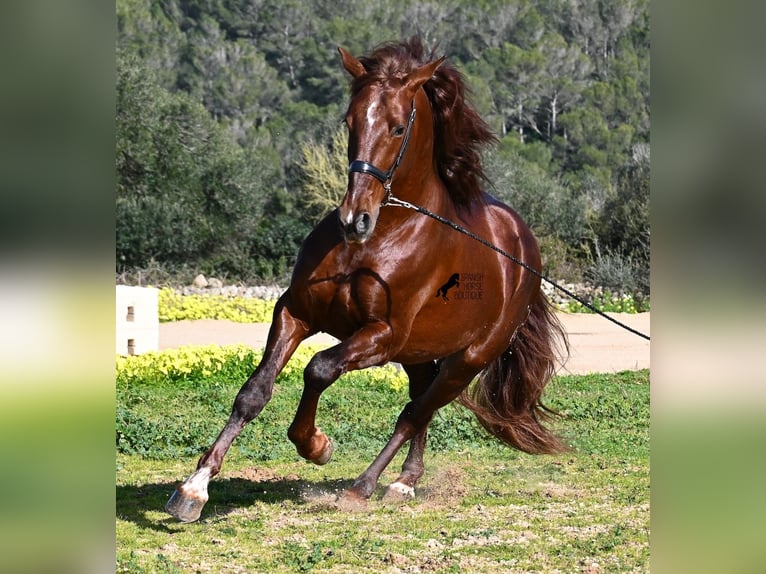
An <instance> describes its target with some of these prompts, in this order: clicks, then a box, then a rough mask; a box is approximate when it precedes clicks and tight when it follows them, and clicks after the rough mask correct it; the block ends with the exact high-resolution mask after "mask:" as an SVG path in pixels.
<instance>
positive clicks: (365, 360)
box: [287, 322, 392, 464]
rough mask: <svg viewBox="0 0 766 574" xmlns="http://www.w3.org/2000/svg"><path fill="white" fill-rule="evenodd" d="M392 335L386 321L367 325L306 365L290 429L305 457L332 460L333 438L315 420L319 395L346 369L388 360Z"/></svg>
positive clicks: (356, 368) (299, 451)
mask: <svg viewBox="0 0 766 574" xmlns="http://www.w3.org/2000/svg"><path fill="white" fill-rule="evenodd" d="M391 335H392V330H391V326H390V325H388V324H387V323H383V322H376V323H371V324H368V325H365V326H364V327H362V328H361V329H359V330H358V331H357V332H355V333H354V334H353V335H352V336H351V337H349V338H348V339H346V340H345V341H342V342H341V343H339V344H338V345H335V346H334V347H330V348H329V349H325V350H324V351H320V352H319V353H317V354H316V355H314V357H313V358H312V359H311V361H309V364H308V365H306V369H305V370H304V371H303V394H302V395H301V400H300V403H299V404H298V409H297V411H296V413H295V419H294V420H293V423H292V424H291V425H290V428H289V430H288V432H287V435H288V437H289V438H290V440H291V441H292V442H293V444H295V447H296V449H297V450H298V454H300V455H301V456H302V457H303V458H305V459H306V460H309V461H311V462H313V463H315V464H326V463H327V462H329V460H330V458H331V457H332V453H333V443H332V440H331V439H330V438H329V437H328V436H327V435H325V433H323V432H322V431H321V429H319V428H318V427H317V426H316V424H315V422H316V411H317V406H318V405H319V397H320V396H321V395H322V393H323V392H324V391H325V390H326V389H327V387H329V386H330V385H331V384H332V383H334V382H335V381H336V380H337V379H338V377H340V376H341V375H342V374H343V373H345V372H348V371H354V370H359V369H366V368H367V367H371V366H373V365H380V364H383V363H385V362H387V361H388V359H389V358H390V347H391Z"/></svg>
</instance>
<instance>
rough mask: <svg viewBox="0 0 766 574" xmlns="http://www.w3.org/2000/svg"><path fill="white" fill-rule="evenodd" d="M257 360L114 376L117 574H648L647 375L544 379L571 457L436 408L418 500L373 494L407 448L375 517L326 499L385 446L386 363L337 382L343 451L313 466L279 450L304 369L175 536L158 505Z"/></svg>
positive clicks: (330, 417)
mask: <svg viewBox="0 0 766 574" xmlns="http://www.w3.org/2000/svg"><path fill="white" fill-rule="evenodd" d="M200 353H202V351H200ZM306 355H307V356H308V355H310V353H306ZM235 356H236V355H235ZM257 358H258V357H257V356H256V357H252V358H246V359H240V358H237V359H234V358H232V359H230V360H228V361H223V363H222V364H223V365H224V366H223V367H221V368H220V369H219V370H218V371H217V374H215V375H212V376H207V377H206V376H204V375H202V374H199V375H194V376H191V377H187V378H181V379H177V378H176V379H173V378H172V377H171V378H169V379H167V380H164V379H163V378H162V377H154V378H152V377H148V376H147V372H148V370H146V371H144V374H143V375H140V377H138V378H137V377H136V376H135V375H134V376H129V374H128V373H129V371H130V370H129V369H128V368H127V367H126V366H125V365H123V366H122V367H121V368H119V369H118V385H117V396H118V421H117V430H118V433H117V436H118V442H117V450H118V453H117V461H116V462H117V467H116V483H117V493H116V496H117V572H130V573H140V572H184V573H185V572H277V573H282V572H284V573H287V572H353V573H358V572H424V571H428V572H554V571H560V572H645V571H648V570H649V543H648V539H649V438H648V437H649V432H648V431H649V372H648V371H638V372H625V373H620V374H616V375H589V376H582V377H580V376H568V377H560V378H556V379H554V381H553V382H552V383H551V384H550V386H549V392H548V394H547V402H548V403H549V404H550V406H552V407H553V408H555V409H557V410H559V411H560V412H561V413H562V414H563V415H564V416H563V417H562V418H561V419H559V420H558V421H557V422H556V423H555V428H556V429H557V431H558V432H559V433H560V434H562V435H563V436H565V437H566V438H567V440H568V441H569V443H570V444H571V445H572V446H573V449H574V450H573V451H572V452H571V453H567V454H565V455H560V456H530V455H525V454H522V453H519V452H517V451H513V450H511V449H508V448H506V447H504V446H502V445H500V444H499V443H497V442H496V441H494V440H492V439H490V438H488V437H486V435H485V434H484V433H483V431H482V430H481V429H480V427H479V426H478V425H477V424H476V423H475V422H474V421H473V419H472V417H471V416H470V415H468V413H466V412H465V411H463V410H462V409H458V408H453V407H446V408H445V409H442V411H441V412H440V413H439V415H438V416H437V417H436V419H435V421H434V424H433V432H432V433H431V434H430V435H429V450H428V451H427V453H426V475H425V476H424V478H423V480H422V481H421V484H420V487H419V489H418V495H417V498H416V499H415V500H414V501H411V502H408V503H404V504H400V505H387V504H385V503H383V502H382V500H381V499H380V495H381V494H382V491H383V488H384V486H385V485H386V484H388V482H390V481H392V480H393V479H394V478H395V477H396V475H397V472H398V470H399V467H400V465H401V462H402V460H403V456H404V453H401V454H400V455H399V456H398V457H397V458H396V459H395V460H394V462H393V463H392V464H391V465H390V466H389V468H388V469H387V470H386V472H385V473H384V475H383V477H382V478H381V484H380V485H379V490H378V492H376V493H375V494H374V495H373V497H372V499H371V500H370V502H369V504H368V507H367V509H366V510H364V511H358V512H349V511H342V510H340V509H338V508H337V507H335V505H334V504H333V501H334V497H335V495H336V494H337V492H338V491H340V490H342V489H343V488H345V487H347V486H349V485H350V483H351V482H352V481H353V479H354V478H355V477H356V476H357V475H358V474H359V473H360V472H361V471H362V470H363V469H364V468H365V467H366V466H367V465H368V464H369V462H370V461H371V459H372V457H373V456H374V454H376V453H377V451H378V450H379V449H380V448H381V447H382V446H383V443H384V441H385V440H386V438H387V437H388V434H389V433H390V431H391V429H392V427H393V424H394V421H395V417H396V415H397V414H398V412H399V410H400V409H401V407H402V405H403V404H404V402H406V389H405V387H404V386H403V385H402V378H401V375H400V374H399V373H397V372H396V371H395V370H394V369H393V368H391V369H385V370H371V371H368V372H365V373H358V374H350V375H346V376H344V377H343V378H342V379H341V380H339V381H338V382H337V383H336V384H335V385H333V386H332V387H331V388H330V389H329V390H328V391H327V392H326V393H325V395H324V396H323V398H322V402H321V403H320V411H319V416H318V424H319V425H320V426H322V428H323V429H324V430H325V431H327V432H328V434H330V435H331V436H332V437H333V439H334V440H335V442H336V453H335V456H334V457H333V460H332V461H331V462H330V464H328V465H327V466H323V467H316V466H314V465H311V464H308V463H306V462H305V461H302V460H301V459H299V457H298V456H297V454H295V451H294V448H293V447H292V445H291V444H290V443H289V441H288V440H287V438H286V429H287V426H288V425H289V423H290V421H291V420H292V415H293V413H294V411H295V408H296V406H297V397H298V395H299V392H300V367H301V362H302V361H305V357H302V356H299V357H298V358H297V362H296V363H295V364H294V365H292V366H291V368H288V369H287V370H286V371H287V372H286V373H285V374H284V375H282V376H281V377H280V379H279V381H278V383H277V391H276V392H275V394H274V398H273V399H272V402H271V403H270V404H269V405H268V406H267V407H266V409H265V410H264V412H263V413H262V415H261V417H259V418H258V419H256V420H255V421H254V422H253V423H252V424H251V425H248V428H247V429H246V431H245V432H244V433H243V434H242V435H241V436H240V437H239V438H238V439H237V441H236V442H235V445H234V447H232V449H231V451H230V453H229V456H228V457H227V459H226V462H225V464H224V468H223V471H222V473H221V475H219V476H218V477H216V478H215V479H214V480H213V481H212V482H211V484H210V501H209V502H208V504H207V506H206V507H205V510H204V511H203V514H202V518H201V520H200V521H199V522H197V523H194V524H180V523H177V522H176V521H174V519H172V518H170V517H169V516H167V515H166V514H165V513H164V511H163V507H164V504H165V502H166V500H167V498H168V496H169V495H170V494H171V492H172V491H173V489H174V488H175V485H176V484H177V483H178V482H179V481H181V480H183V479H184V478H185V477H186V476H188V474H189V473H190V472H191V471H192V470H193V469H194V466H195V464H196V458H197V456H198V454H199V453H201V452H202V451H203V450H204V449H205V448H206V447H207V446H209V444H210V442H211V441H212V440H213V439H214V438H215V435H216V434H217V432H218V431H219V430H220V428H221V426H222V424H223V423H224V421H225V419H226V417H227V415H228V411H229V409H230V407H231V401H232V399H233V396H234V394H235V393H236V391H237V390H238V388H239V385H240V384H241V383H242V380H243V379H242V377H241V374H240V373H239V371H238V369H237V368H236V366H237V365H238V364H239V363H241V362H247V361H250V360H257ZM131 372H134V373H135V372H137V371H131ZM120 437H122V442H120Z"/></svg>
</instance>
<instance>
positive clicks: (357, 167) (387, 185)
mask: <svg viewBox="0 0 766 574" xmlns="http://www.w3.org/2000/svg"><path fill="white" fill-rule="evenodd" d="M413 123H415V100H412V111H411V112H410V119H409V121H408V122H407V131H406V132H404V140H402V145H401V147H400V148H399V155H397V156H396V161H394V164H393V165H392V166H391V169H389V170H388V171H383V170H382V169H379V168H377V167H375V166H374V165H372V164H371V163H370V162H367V161H362V160H358V159H357V160H354V161H352V162H351V163H350V164H348V173H354V172H357V173H367V174H370V175H371V176H372V177H374V178H375V179H377V180H378V181H379V182H380V183H382V184H383V189H385V190H386V194H387V195H386V199H385V200H384V201H383V204H384V205H385V203H386V200H387V199H388V196H389V195H391V180H392V179H393V177H394V171H395V170H396V168H397V167H399V162H401V161H402V156H403V155H404V152H405V151H406V150H407V144H408V143H409V141H410V134H411V133H412V124H413Z"/></svg>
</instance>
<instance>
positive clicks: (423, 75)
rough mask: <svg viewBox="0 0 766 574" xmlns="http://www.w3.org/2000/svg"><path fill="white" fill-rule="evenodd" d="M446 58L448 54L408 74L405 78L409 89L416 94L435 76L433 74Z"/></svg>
mask: <svg viewBox="0 0 766 574" xmlns="http://www.w3.org/2000/svg"><path fill="white" fill-rule="evenodd" d="M446 59H447V56H442V57H441V58H439V59H438V60H434V61H433V62H429V63H428V64H426V65H425V66H421V67H420V68H418V69H417V70H415V71H414V72H410V73H409V74H407V77H406V78H405V79H404V84H405V85H406V86H407V89H409V90H410V91H411V92H412V93H413V95H414V94H415V92H417V91H418V88H420V86H422V85H423V84H425V83H426V82H427V81H428V80H430V79H431V78H432V77H433V75H434V74H435V73H436V70H438V69H439V67H440V66H441V65H442V64H443V63H444V60H446Z"/></svg>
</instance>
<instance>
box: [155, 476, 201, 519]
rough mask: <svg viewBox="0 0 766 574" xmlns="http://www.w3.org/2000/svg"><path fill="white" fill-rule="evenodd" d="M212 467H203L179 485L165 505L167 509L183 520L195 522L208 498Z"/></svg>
mask: <svg viewBox="0 0 766 574" xmlns="http://www.w3.org/2000/svg"><path fill="white" fill-rule="evenodd" d="M208 482H210V469H209V468H201V469H200V470H198V471H196V472H195V473H194V474H192V475H191V476H190V477H189V478H187V479H186V482H184V483H183V484H182V485H181V486H179V487H178V488H177V489H176V491H175V492H173V495H172V496H171V497H170V500H168V502H167V504H166V505H165V510H166V511H167V512H168V513H169V514H171V515H172V516H174V517H175V518H177V519H178V520H180V521H181V522H194V521H195V520H197V519H199V517H200V514H202V508H203V507H204V506H205V503H206V502H207V500H208V494H207V485H208Z"/></svg>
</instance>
